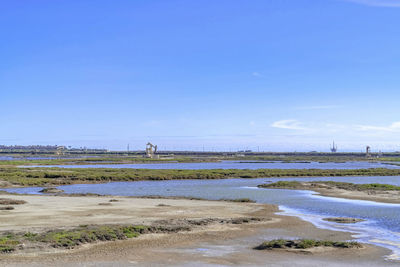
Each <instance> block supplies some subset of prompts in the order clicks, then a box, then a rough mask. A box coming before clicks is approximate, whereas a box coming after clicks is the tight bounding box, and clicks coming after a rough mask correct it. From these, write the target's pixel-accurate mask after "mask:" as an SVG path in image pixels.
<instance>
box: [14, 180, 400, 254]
mask: <svg viewBox="0 0 400 267" xmlns="http://www.w3.org/2000/svg"><path fill="white" fill-rule="evenodd" d="M272 180H275V181H276V179H270V178H258V179H223V180H169V181H139V182H113V183H106V184H76V185H66V186H60V187H59V188H60V189H62V190H64V191H65V192H66V193H97V194H106V195H122V196H144V195H160V196H193V197H201V198H207V199H214V200H215V199H221V198H226V199H233V198H250V199H252V200H255V201H257V202H260V203H271V204H277V205H279V206H280V208H281V209H282V210H283V211H284V214H287V215H295V216H298V217H301V218H303V219H305V220H307V221H310V222H312V223H314V224H315V225H317V226H318V227H321V228H326V229H335V230H344V231H350V232H354V233H357V238H358V239H359V240H360V241H361V242H367V243H372V244H377V245H380V246H384V247H386V248H390V249H391V250H392V251H393V252H394V254H393V255H392V257H398V255H400V204H386V203H377V202H372V201H361V200H347V199H340V198H333V197H322V196H319V195H316V194H314V193H313V192H312V191H303V190H283V189H260V188H257V185H259V184H262V183H269V182H271V181H272ZM285 180H301V181H305V180H307V181H324V180H325V181H327V180H329V181H347V182H353V183H385V184H393V185H399V186H400V177H398V176H396V177H334V178H332V177H313V178H297V179H296V178H287V179H285ZM40 189H41V188H39V187H31V188H14V189H7V191H9V192H16V193H28V194H38V191H39V190H40ZM325 217H353V218H361V219H365V220H366V221H365V222H361V223H356V224H352V225H344V224H337V223H333V222H326V221H323V220H322V218H325Z"/></svg>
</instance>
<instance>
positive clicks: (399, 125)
mask: <svg viewBox="0 0 400 267" xmlns="http://www.w3.org/2000/svg"><path fill="white" fill-rule="evenodd" d="M356 129H357V130H360V131H365V132H367V131H377V132H400V121H397V122H393V123H392V124H391V125H389V126H376V125H356Z"/></svg>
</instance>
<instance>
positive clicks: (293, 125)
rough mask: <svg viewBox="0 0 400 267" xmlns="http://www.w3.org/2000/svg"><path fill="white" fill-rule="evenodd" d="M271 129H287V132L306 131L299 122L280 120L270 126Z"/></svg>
mask: <svg viewBox="0 0 400 267" xmlns="http://www.w3.org/2000/svg"><path fill="white" fill-rule="evenodd" d="M271 127H274V128H279V129H288V130H306V129H307V128H305V127H304V126H303V125H302V124H301V122H299V121H297V120H280V121H275V122H273V123H272V124H271Z"/></svg>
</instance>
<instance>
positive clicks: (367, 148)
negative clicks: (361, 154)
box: [365, 146, 371, 158]
mask: <svg viewBox="0 0 400 267" xmlns="http://www.w3.org/2000/svg"><path fill="white" fill-rule="evenodd" d="M365 156H366V157H367V158H370V157H371V147H370V146H367V147H366V148H365Z"/></svg>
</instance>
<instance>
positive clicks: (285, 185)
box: [258, 181, 400, 191]
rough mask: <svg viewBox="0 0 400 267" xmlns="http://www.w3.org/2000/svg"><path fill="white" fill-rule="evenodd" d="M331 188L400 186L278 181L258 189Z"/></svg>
mask: <svg viewBox="0 0 400 267" xmlns="http://www.w3.org/2000/svg"><path fill="white" fill-rule="evenodd" d="M326 185H328V186H331V187H335V188H338V189H344V190H349V191H400V186H395V185H390V184H378V183H372V184H354V183H346V182H334V181H313V182H304V183H303V182H298V181H278V182H275V183H270V184H262V185H259V186H258V187H262V188H277V189H312V188H317V187H323V186H326Z"/></svg>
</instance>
